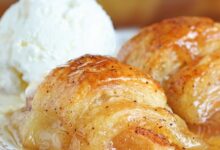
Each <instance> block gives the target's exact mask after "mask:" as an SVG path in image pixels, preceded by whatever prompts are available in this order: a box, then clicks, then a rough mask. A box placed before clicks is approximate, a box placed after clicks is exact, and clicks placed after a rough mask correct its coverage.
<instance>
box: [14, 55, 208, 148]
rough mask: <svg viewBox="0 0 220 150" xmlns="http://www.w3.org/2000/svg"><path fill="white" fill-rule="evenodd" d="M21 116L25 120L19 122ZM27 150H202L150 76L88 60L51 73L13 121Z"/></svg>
mask: <svg viewBox="0 0 220 150" xmlns="http://www.w3.org/2000/svg"><path fill="white" fill-rule="evenodd" d="M21 116H22V117H21ZM11 122H12V124H13V126H14V127H15V128H16V129H17V131H18V133H19V137H20V139H21V142H22V144H23V146H24V147H25V148H26V149H32V150H34V149H53V150H58V149H59V150H60V149H64V150H65V149H71V150H72V149H73V150H79V149H81V150H103V149H113V148H115V149H117V150H122V149H130V150H141V149H145V150H146V149H152V150H153V149H201V148H205V147H204V146H205V145H204V143H203V142H202V141H201V140H200V139H198V138H197V137H195V136H194V135H193V134H192V133H191V132H190V131H189V130H188V128H187V126H186V124H185V123H184V121H183V120H182V119H180V118H179V117H178V116H177V115H175V114H174V113H172V112H171V110H170V109H169V107H168V106H167V103H166V97H165V94H164V92H163V90H162V89H161V88H160V87H159V85H157V84H156V83H154V81H153V80H152V79H151V77H149V76H148V75H144V74H143V73H141V72H140V71H138V70H137V69H135V68H133V67H131V66H128V65H125V64H122V63H120V62H118V61H117V60H115V59H113V58H110V57H103V56H91V55H86V56H83V57H81V58H78V59H76V60H72V61H70V62H69V63H68V64H66V65H64V66H61V67H59V68H57V69H55V70H53V71H52V72H51V73H50V74H49V75H48V76H47V77H46V79H45V80H44V81H43V83H42V84H41V85H40V87H39V88H38V90H37V92H36V94H35V96H34V99H33V101H32V108H31V110H26V111H24V110H21V111H19V112H15V113H14V114H13V115H12V116H11Z"/></svg>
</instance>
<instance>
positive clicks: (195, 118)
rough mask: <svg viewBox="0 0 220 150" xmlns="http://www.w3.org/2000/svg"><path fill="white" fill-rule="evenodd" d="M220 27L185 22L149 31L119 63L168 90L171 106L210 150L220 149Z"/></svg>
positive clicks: (166, 22)
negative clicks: (155, 81) (148, 75)
mask: <svg viewBox="0 0 220 150" xmlns="http://www.w3.org/2000/svg"><path fill="white" fill-rule="evenodd" d="M219 53H220V24H219V23H215V22H214V21H213V20H211V19H208V18H199V17H179V18H173V19H168V20H164V21H162V22H160V23H156V24H154V25H152V26H149V27H146V28H145V29H143V30H142V31H141V32H140V33H139V34H138V35H137V36H135V37H134V38H133V39H131V40H130V41H129V42H128V43H127V44H125V45H124V46H123V47H122V49H121V51H120V53H119V59H120V60H121V61H123V62H125V63H127V64H130V65H133V66H136V67H138V68H139V69H141V70H142V71H144V72H145V73H149V74H150V75H151V76H152V77H153V78H154V79H156V80H157V81H159V82H160V83H161V84H162V85H163V87H164V88H165V91H166V94H167V97H168V104H169V105H170V106H171V108H172V109H173V110H174V112H175V113H177V114H178V115H180V117H182V118H183V119H184V120H185V121H186V122H187V123H188V125H189V127H190V129H191V130H192V131H193V132H195V133H197V134H198V135H200V136H201V137H203V138H204V139H205V140H206V141H207V142H208V143H209V145H210V147H209V149H216V150H218V149H220V71H219V70H220V55H219Z"/></svg>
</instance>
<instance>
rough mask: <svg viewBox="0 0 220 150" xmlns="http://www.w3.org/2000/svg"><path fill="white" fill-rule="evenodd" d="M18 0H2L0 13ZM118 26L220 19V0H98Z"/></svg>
mask: <svg viewBox="0 0 220 150" xmlns="http://www.w3.org/2000/svg"><path fill="white" fill-rule="evenodd" d="M15 1H16V0H0V15H2V14H3V13H4V11H5V10H6V9H7V8H8V7H9V6H10V5H11V4H12V3H14V2H15ZM98 2H99V3H100V4H101V5H102V6H103V8H104V9H105V10H106V11H107V12H108V14H109V15H110V16H111V18H112V20H113V22H114V25H115V27H116V28H122V27H141V26H145V25H147V24H150V23H153V22H156V21H159V20H161V19H164V18H170V17H175V16H183V15H191V16H195V15H196V16H207V17H211V18H213V19H214V20H220V0H98Z"/></svg>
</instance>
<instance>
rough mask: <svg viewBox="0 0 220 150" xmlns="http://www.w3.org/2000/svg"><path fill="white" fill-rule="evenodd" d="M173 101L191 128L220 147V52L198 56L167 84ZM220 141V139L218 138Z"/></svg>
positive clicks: (174, 106)
mask: <svg viewBox="0 0 220 150" xmlns="http://www.w3.org/2000/svg"><path fill="white" fill-rule="evenodd" d="M166 93H167V96H168V99H169V104H170V106H171V107H172V108H173V110H174V112H176V113H177V114H178V115H180V116H181V117H182V118H183V119H184V120H185V121H187V123H188V124H189V127H191V129H192V130H193V131H194V132H196V133H198V134H200V135H202V136H203V137H205V138H210V139H209V140H211V142H214V140H216V142H215V143H217V144H218V149H219V148H220V143H219V142H220V52H216V53H213V54H210V55H207V56H205V57H201V58H197V59H196V60H195V61H194V62H192V63H191V64H189V65H188V66H186V67H184V68H182V69H181V70H179V71H178V72H177V73H176V74H175V75H174V76H173V77H172V78H171V79H170V81H168V83H167V84H166ZM217 141H218V142H217Z"/></svg>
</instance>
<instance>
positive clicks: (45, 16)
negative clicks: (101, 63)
mask: <svg viewBox="0 0 220 150" xmlns="http://www.w3.org/2000/svg"><path fill="white" fill-rule="evenodd" d="M115 45H116V41H115V33H114V28H113V25H112V23H111V20H110V18H109V17H108V15H107V14H106V13H105V12H104V11H103V9H102V8H101V7H100V6H99V5H98V4H97V2H96V1H95V0H20V1H19V2H17V3H16V4H14V5H13V6H12V7H11V8H9V10H8V11H7V12H6V13H5V15H4V16H3V18H2V19H1V22H0V91H1V92H2V91H3V92H7V93H19V92H21V91H22V90H23V88H22V87H24V85H25V84H27V85H29V84H30V83H39V81H41V80H42V79H43V77H44V76H45V75H46V74H47V73H48V72H49V71H50V70H51V69H53V68H54V67H56V66H58V65H61V64H63V63H65V62H66V61H68V60H70V59H73V58H76V57H79V56H81V55H83V54H86V53H89V54H101V55H114V54H115Z"/></svg>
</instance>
